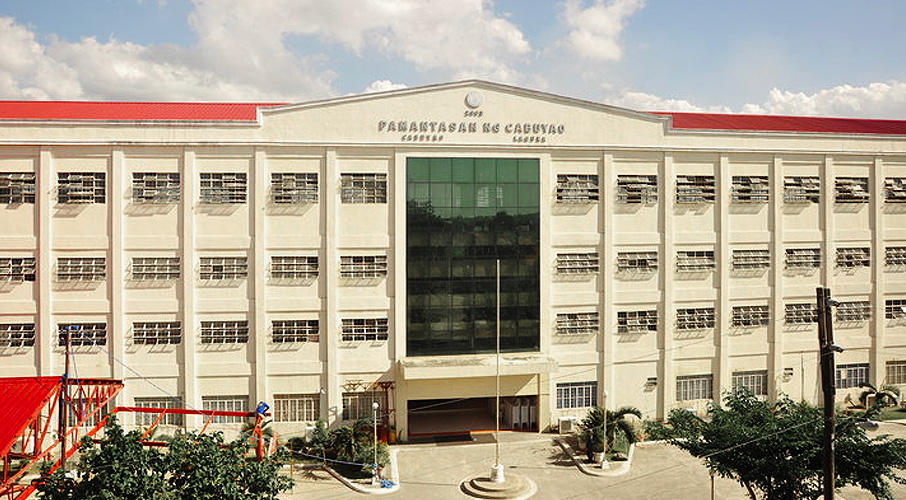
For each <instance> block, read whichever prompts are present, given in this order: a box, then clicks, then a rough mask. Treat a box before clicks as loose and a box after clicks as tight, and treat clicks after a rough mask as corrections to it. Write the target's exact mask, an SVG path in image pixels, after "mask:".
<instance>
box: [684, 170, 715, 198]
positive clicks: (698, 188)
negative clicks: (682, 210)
mask: <svg viewBox="0 0 906 500" xmlns="http://www.w3.org/2000/svg"><path fill="white" fill-rule="evenodd" d="M676 202H677V203H680V204H700V203H714V176H713V175H679V176H677V177H676Z"/></svg>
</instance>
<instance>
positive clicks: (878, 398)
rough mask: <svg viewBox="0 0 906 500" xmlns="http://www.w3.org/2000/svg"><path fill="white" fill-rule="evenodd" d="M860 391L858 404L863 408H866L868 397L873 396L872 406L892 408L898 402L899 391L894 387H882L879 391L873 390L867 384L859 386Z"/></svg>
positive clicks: (870, 385)
mask: <svg viewBox="0 0 906 500" xmlns="http://www.w3.org/2000/svg"><path fill="white" fill-rule="evenodd" d="M859 387H860V388H862V391H861V392H860V393H859V402H860V403H862V406H863V407H866V408H867V407H868V397H869V396H871V395H874V397H875V401H874V404H875V405H877V406H881V407H883V406H892V405H896V404H897V403H898V402H899V401H900V389H899V388H898V387H897V386H895V385H882V386H881V388H880V389H877V388H875V386H873V385H872V384H869V383H868V382H863V383H861V384H859Z"/></svg>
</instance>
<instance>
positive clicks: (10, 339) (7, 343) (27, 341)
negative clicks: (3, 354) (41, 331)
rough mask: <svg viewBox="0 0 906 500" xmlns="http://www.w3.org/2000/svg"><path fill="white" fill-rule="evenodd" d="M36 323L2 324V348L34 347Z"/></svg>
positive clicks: (0, 327) (0, 328)
mask: <svg viewBox="0 0 906 500" xmlns="http://www.w3.org/2000/svg"><path fill="white" fill-rule="evenodd" d="M34 345H35V324H34V323H9V324H0V347H34Z"/></svg>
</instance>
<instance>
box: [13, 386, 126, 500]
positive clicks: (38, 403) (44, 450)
mask: <svg viewBox="0 0 906 500" xmlns="http://www.w3.org/2000/svg"><path fill="white" fill-rule="evenodd" d="M122 388H123V383H122V382H121V381H119V380H107V379H79V378H74V379H67V378H65V377H12V378H2V379H0V408H3V411H4V412H5V415H4V417H3V418H2V419H0V459H2V461H3V476H2V482H0V497H4V496H5V497H7V498H10V499H16V500H21V499H24V498H26V497H28V496H29V495H30V494H31V493H32V492H33V491H34V490H35V486H34V484H20V480H21V479H22V478H23V476H25V474H26V473H27V472H28V471H29V470H32V468H33V466H34V465H35V464H36V463H37V462H39V461H43V460H49V459H51V458H52V457H55V458H56V461H55V462H54V464H53V466H52V467H51V471H54V470H56V469H58V468H59V467H60V466H61V465H62V464H63V463H64V462H65V460H66V459H67V458H69V457H71V456H72V454H73V453H75V452H76V450H77V449H78V447H79V441H80V440H81V439H82V438H83V437H85V436H92V435H94V434H96V433H97V432H98V431H99V430H100V429H101V428H102V427H103V425H104V420H105V419H104V418H103V415H102V414H103V413H104V412H105V410H106V407H107V404H108V403H109V402H110V400H111V399H112V398H113V397H114V396H115V395H116V394H117V393H118V392H119V391H120V390H121V389H122ZM60 415H65V417H64V418H63V421H64V425H62V426H59V429H60V430H58V431H57V432H56V434H55V435H54V434H53V430H54V429H53V428H52V426H51V422H52V421H53V420H54V418H55V416H56V419H57V421H59V420H60V419H59V416H60ZM61 443H62V444H63V446H62V447H61V448H62V450H61V451H60V452H58V453H56V454H54V449H55V448H56V447H57V446H58V445H60V444H61ZM14 461H23V462H24V463H23V464H17V466H18V465H23V466H18V467H17V470H16V471H15V472H13V471H12V469H11V466H12V465H13V462H14Z"/></svg>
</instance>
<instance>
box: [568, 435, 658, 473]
mask: <svg viewBox="0 0 906 500" xmlns="http://www.w3.org/2000/svg"><path fill="white" fill-rule="evenodd" d="M553 439H554V442H555V443H557V445H558V446H560V448H561V449H562V450H563V452H564V453H566V455H567V456H569V458H570V459H571V460H572V461H573V463H574V464H576V467H578V468H579V470H580V471H582V473H583V474H588V475H589V476H598V477H616V476H622V475H623V474H626V473H628V472H629V469H630V467H631V466H632V457H633V456H634V455H635V448H636V443H632V444H630V445H629V453H627V456H626V460H625V461H623V462H617V463H619V464H620V465H618V466H616V467H614V466H613V464H612V463H611V462H608V461H606V460H605V461H604V462H602V463H601V467H600V468H598V467H595V466H593V465H590V464H587V463H585V460H584V459H583V458H582V457H581V456H580V455H578V454H576V453H575V451H574V450H573V447H572V446H570V444H569V443H567V442H566V441H564V440H563V438H561V437H560V436H557V437H555V438H553ZM642 444H643V445H650V444H659V443H657V442H654V441H646V442H644V443H642ZM605 467H606V468H605Z"/></svg>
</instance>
